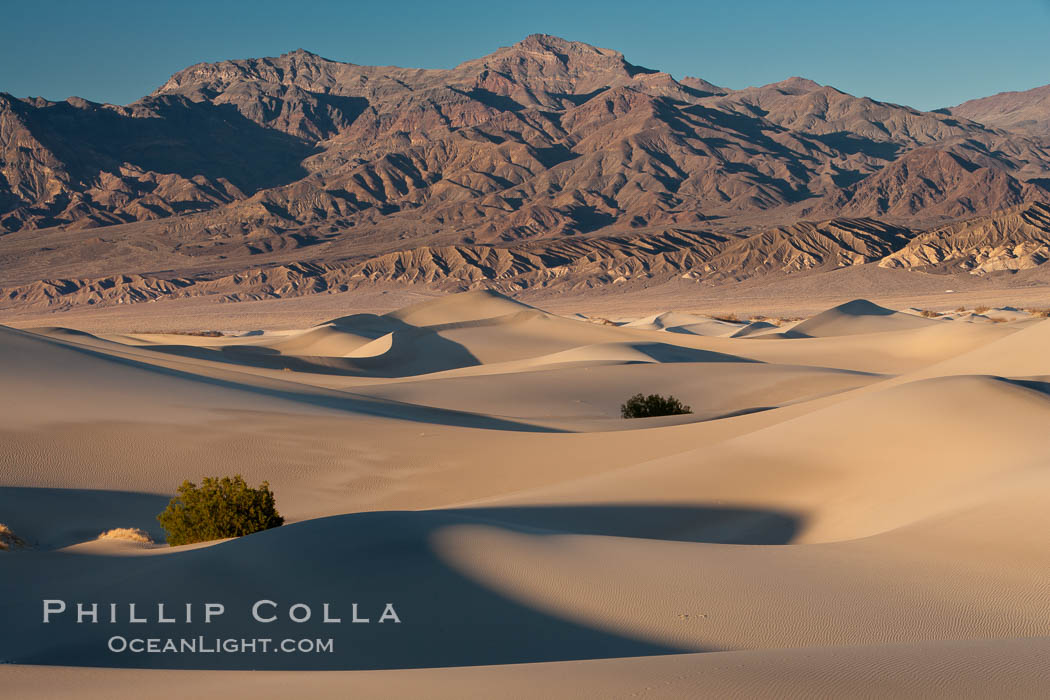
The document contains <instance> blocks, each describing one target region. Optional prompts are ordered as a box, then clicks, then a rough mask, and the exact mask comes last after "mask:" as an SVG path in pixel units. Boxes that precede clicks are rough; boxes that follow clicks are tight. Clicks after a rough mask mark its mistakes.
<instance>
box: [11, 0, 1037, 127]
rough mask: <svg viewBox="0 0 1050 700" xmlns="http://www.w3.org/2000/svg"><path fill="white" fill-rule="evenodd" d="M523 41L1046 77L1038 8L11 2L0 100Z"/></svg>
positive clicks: (917, 96) (391, 59)
mask: <svg viewBox="0 0 1050 700" xmlns="http://www.w3.org/2000/svg"><path fill="white" fill-rule="evenodd" d="M534 32H542V33H547V34H555V35H558V36H562V37H565V38H567V39H574V40H578V41H585V42H587V43H591V44H595V45H598V46H604V47H608V48H614V49H617V50H619V51H622V52H623V53H624V54H625V55H626V57H627V59H628V60H629V61H631V62H632V63H636V64H640V65H643V66H646V67H649V68H656V69H659V70H664V71H667V72H669V73H671V74H672V75H674V76H675V77H676V78H681V77H683V76H685V75H695V76H699V77H702V78H704V79H706V80H710V81H711V82H713V83H717V84H720V85H725V86H728V87H733V88H741V87H746V86H748V85H761V84H765V83H769V82H774V81H776V80H781V79H783V78H786V77H789V76H793V75H801V76H804V77H807V78H811V79H813V80H816V81H817V82H820V83H825V84H829V85H834V86H835V87H837V88H839V89H841V90H845V91H846V92H850V93H852V94H855V95H867V96H870V97H874V98H876V99H880V100H887V101H891V102H899V103H903V104H910V105H913V106H915V107H919V108H921V109H934V108H937V107H943V106H948V105H953V104H957V103H959V102H962V101H964V100H967V99H970V98H974V97H983V96H985V95H990V94H994V93H996V92H1001V91H1004V90H1025V89H1028V88H1032V87H1036V86H1039V85H1045V84H1048V83H1050V40H1048V38H1050V0H999V2H987V1H986V2H976V1H972V0H955V1H953V2H952V1H946V0H909V1H907V2H905V1H902V0H882V1H881V2H871V1H870V0H869V1H867V2H864V1H858V0H837V1H834V2H832V1H830V0H809V1H807V0H794V1H793V0H779V1H777V2H773V1H766V0H751V1H747V0H745V1H739V0H738V1H736V2H734V1H733V0H723V1H722V2H707V1H704V0H694V1H693V2H679V1H678V0H672V1H670V2H659V1H658V0H649V1H648V2H617V1H616V0H606V1H605V2H596V1H595V2H592V1H591V0H584V1H580V2H573V1H572V0H560V1H555V2H552V1H549V0H523V1H521V2H514V1H513V0H511V1H510V2H501V1H500V0H488V1H486V2H474V1H468V2H454V1H450V2H440V0H436V1H435V0H431V1H429V2H415V1H395V0H387V1H386V2H356V1H352V2H332V1H318V2H311V3H308V4H307V3H297V2H294V1H293V0H282V1H281V2H272V1H271V0H254V1H253V2H223V1H222V0H211V1H210V2H199V1H197V0H184V1H183V2H167V1H165V0H154V1H143V0H136V1H135V2H128V1H125V0H109V1H106V0H99V2H85V1H84V0H76V1H72V0H68V1H67V0H56V1H51V2H49V1H48V0H39V1H38V2H17V3H16V2H15V1H14V0H9V1H8V2H5V3H4V4H3V5H0V91H3V92H9V93H12V94H14V95H16V96H18V97H26V96H37V95H39V96H42V97H46V98H48V99H53V100H61V99H65V98H66V97H69V96H70V95H77V96H80V97H85V98H87V99H90V100H95V101H100V102H101V101H105V102H115V103H119V104H126V103H128V102H131V101H134V100H135V99H137V98H138V97H141V96H142V95H145V94H147V93H148V92H150V91H152V90H153V89H154V88H156V87H157V86H158V85H160V84H161V83H163V82H164V80H165V79H166V78H167V77H168V76H169V75H170V74H172V73H174V72H175V71H177V70H179V69H181V68H184V67H186V66H188V65H190V64H192V63H197V62H200V61H218V60H223V59H230V58H246V57H257V56H273V55H278V54H281V53H284V52H286V51H289V50H292V49H296V48H300V47H301V48H305V49H308V50H310V51H313V52H315V53H318V54H321V55H322V56H325V57H327V58H331V59H335V60H340V61H351V62H353V63H362V64H376V65H402V66H411V67H423V68H443V67H451V66H454V65H456V64H457V63H459V62H461V61H463V60H466V59H469V58H476V57H478V56H481V55H484V54H486V53H489V52H491V51H493V50H494V49H496V48H497V47H499V46H505V45H508V44H512V43H514V42H516V41H519V40H520V39H522V38H523V37H525V36H527V35H528V34H531V33H534Z"/></svg>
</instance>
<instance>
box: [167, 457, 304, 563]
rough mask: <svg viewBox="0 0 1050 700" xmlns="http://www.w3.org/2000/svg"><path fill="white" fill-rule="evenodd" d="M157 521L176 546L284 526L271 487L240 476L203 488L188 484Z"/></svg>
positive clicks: (211, 479) (212, 480)
mask: <svg viewBox="0 0 1050 700" xmlns="http://www.w3.org/2000/svg"><path fill="white" fill-rule="evenodd" d="M157 520H158V521H160V524H161V527H163V528H164V530H165V532H166V533H167V541H168V544H169V545H171V546H172V547H175V546H177V545H182V544H193V543H194V542H208V541H211V540H219V539H225V538H227V537H241V536H243V535H250V534H252V533H253V532H260V531H262V530H268V529H270V528H273V527H279V526H280V525H283V524H284V518H282V517H281V515H280V514H279V513H278V512H277V505H276V503H275V501H274V497H273V493H272V492H271V491H270V484H269V483H268V482H266V481H264V482H262V484H261V485H260V486H259V487H258V488H252V487H250V486H248V484H247V483H246V482H245V481H244V478H243V477H242V476H241V475H240V474H238V475H236V476H234V477H229V476H225V477H222V478H221V479H220V478H218V477H205V478H204V480H203V481H202V482H201V485H200V486H197V484H195V483H193V482H191V481H184V482H183V483H182V486H180V487H179V491H178V494H177V495H176V496H175V497H174V498H172V499H171V502H170V503H169V504H168V507H167V508H166V509H165V510H164V512H163V513H161V514H160V515H158V516H157Z"/></svg>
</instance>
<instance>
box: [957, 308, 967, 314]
mask: <svg viewBox="0 0 1050 700" xmlns="http://www.w3.org/2000/svg"><path fill="white" fill-rule="evenodd" d="M965 311H966V307H965V306H960V307H959V308H957V309H956V310H955V313H957V314H961V313H965Z"/></svg>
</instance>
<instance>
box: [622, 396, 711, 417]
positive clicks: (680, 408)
mask: <svg viewBox="0 0 1050 700" xmlns="http://www.w3.org/2000/svg"><path fill="white" fill-rule="evenodd" d="M692 412H693V409H692V408H690V407H689V406H686V405H684V404H682V402H681V401H679V400H678V399H676V398H675V397H673V396H666V397H665V396H660V395H659V394H649V395H648V396H646V395H644V394H635V395H634V396H632V397H631V398H629V399H627V401H625V402H624V404H623V405H622V406H620V415H621V416H622V417H623V418H653V417H656V416H678V415H683V414H686V413H692Z"/></svg>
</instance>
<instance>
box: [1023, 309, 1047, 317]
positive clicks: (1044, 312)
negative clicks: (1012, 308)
mask: <svg viewBox="0 0 1050 700" xmlns="http://www.w3.org/2000/svg"><path fill="white" fill-rule="evenodd" d="M1025 311H1027V312H1028V313H1030V314H1032V315H1033V316H1035V317H1037V318H1050V309H1025Z"/></svg>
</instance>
